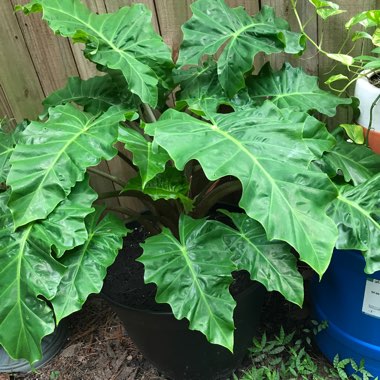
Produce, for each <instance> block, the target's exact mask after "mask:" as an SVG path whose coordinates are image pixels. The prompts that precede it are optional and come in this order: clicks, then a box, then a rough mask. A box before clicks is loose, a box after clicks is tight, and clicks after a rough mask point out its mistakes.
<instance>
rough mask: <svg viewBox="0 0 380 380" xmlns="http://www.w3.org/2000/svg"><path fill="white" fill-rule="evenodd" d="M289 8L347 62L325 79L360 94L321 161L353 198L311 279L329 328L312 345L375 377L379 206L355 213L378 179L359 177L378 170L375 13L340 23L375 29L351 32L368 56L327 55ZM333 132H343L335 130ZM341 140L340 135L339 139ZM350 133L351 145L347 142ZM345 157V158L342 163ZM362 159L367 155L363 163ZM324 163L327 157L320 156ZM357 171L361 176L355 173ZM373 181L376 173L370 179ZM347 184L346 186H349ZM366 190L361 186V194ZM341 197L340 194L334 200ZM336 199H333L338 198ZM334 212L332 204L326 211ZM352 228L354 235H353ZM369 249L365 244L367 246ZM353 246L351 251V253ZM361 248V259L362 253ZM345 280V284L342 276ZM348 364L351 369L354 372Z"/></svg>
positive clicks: (327, 12)
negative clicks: (320, 273) (368, 45)
mask: <svg viewBox="0 0 380 380" xmlns="http://www.w3.org/2000/svg"><path fill="white" fill-rule="evenodd" d="M311 2H312V3H313V4H314V6H315V7H316V12H317V13H318V15H319V16H320V17H322V18H324V19H326V18H328V17H332V16H334V15H336V14H339V13H342V12H343V11H342V10H341V9H339V6H338V5H337V4H335V3H332V2H323V1H311ZM292 4H293V10H294V11H295V13H296V16H297V19H298V20H299V22H300V28H301V31H302V32H303V33H304V35H305V36H306V38H308V39H309V40H310V41H311V42H312V43H313V44H314V46H316V47H317V49H318V51H319V53H320V54H325V55H326V56H327V57H329V58H331V59H333V60H334V61H335V62H334V64H335V65H337V62H339V63H341V64H344V65H345V66H347V68H348V71H349V72H350V74H351V78H348V77H347V76H346V75H343V72H344V71H342V72H341V73H339V74H337V75H333V76H331V77H330V78H329V79H328V80H327V81H326V83H327V84H328V85H329V86H330V87H331V84H332V83H335V82H336V81H338V80H346V81H347V84H346V85H345V86H344V87H343V89H335V88H333V90H336V91H338V92H339V93H340V94H342V93H344V92H345V91H346V90H347V89H348V88H349V86H350V85H352V84H354V83H355V97H357V98H358V99H359V103H360V105H359V109H360V115H359V117H358V119H357V122H358V124H359V125H357V124H351V123H349V124H342V125H341V127H343V129H344V130H345V131H346V132H347V135H345V136H340V137H339V140H338V144H337V146H336V147H335V149H334V151H332V152H329V153H327V154H326V155H325V157H326V158H327V161H330V159H331V158H332V157H334V158H333V161H334V165H335V166H336V168H337V169H338V177H337V178H339V176H340V175H342V176H343V177H344V181H342V183H341V184H340V185H339V189H340V193H341V194H342V193H343V194H345V197H346V198H347V200H350V199H351V200H352V199H355V200H357V201H358V200H359V199H360V201H359V204H358V203H357V202H354V203H352V204H351V205H348V204H347V206H349V207H348V209H346V210H345V211H344V212H343V209H342V208H341V206H335V210H334V211H333V213H334V214H335V216H334V219H335V220H336V221H338V220H339V219H340V220H341V222H338V228H339V238H338V241H337V244H336V247H337V248H338V249H336V250H335V253H334V255H333V258H332V261H331V263H330V265H329V268H328V270H327V272H326V273H325V275H324V277H323V279H322V281H321V282H319V281H318V279H317V278H315V281H313V282H312V286H311V294H312V304H313V309H314V318H315V319H317V320H320V321H327V322H328V328H327V329H325V330H323V331H322V332H320V333H319V334H318V335H317V337H316V342H317V344H318V346H319V348H320V349H321V351H322V352H323V353H324V354H325V355H326V356H327V358H328V359H329V360H330V361H331V362H332V361H333V360H334V357H335V355H336V354H339V356H340V357H350V358H354V359H355V360H356V361H357V362H359V361H361V360H362V359H364V360H365V364H366V367H367V368H368V369H369V370H370V371H371V372H372V373H373V374H374V375H375V376H376V375H377V376H380V361H379V357H380V356H379V353H380V335H379V331H380V323H379V319H378V317H379V316H380V314H379V310H380V298H379V297H378V294H379V292H380V285H379V283H380V271H379V268H378V266H377V265H376V266H373V265H371V264H370V263H369V260H368V259H369V256H373V258H375V257H377V258H376V260H378V253H377V252H378V250H379V247H380V244H379V243H380V240H379V233H378V232H379V218H378V211H377V212H375V213H369V214H368V216H369V219H367V223H365V224H364V225H363V224H361V222H362V220H361V217H360V214H363V212H364V208H363V206H364V205H366V204H367V205H368V204H369V203H372V205H373V207H374V208H375V209H377V210H378V209H379V195H380V193H379V190H380V187H379V184H378V183H376V181H375V182H374V183H373V186H370V187H368V184H369V183H371V182H372V180H369V182H368V181H367V179H368V178H369V177H367V179H366V178H364V177H362V174H364V173H365V172H367V173H368V170H369V171H372V173H376V172H379V168H380V165H379V164H380V159H379V156H377V157H376V155H374V154H372V153H370V151H369V149H368V148H367V146H370V147H371V148H372V149H373V151H375V152H379V151H380V150H379V148H380V145H379V142H380V140H378V136H379V132H378V131H377V130H378V127H379V122H380V119H379V115H380V112H379V111H380V108H379V105H380V104H379V103H378V102H379V99H380V88H378V83H377V80H376V78H377V76H378V70H379V69H380V60H379V57H378V56H377V54H378V53H379V47H378V46H379V36H378V32H379V30H378V27H379V26H380V11H379V10H371V11H364V12H360V13H359V14H358V15H356V16H354V17H352V18H351V19H350V20H349V21H348V22H347V23H346V29H347V34H348V35H347V40H349V39H350V34H351V30H352V27H353V26H354V25H357V24H359V23H360V24H361V25H362V26H364V28H368V27H377V29H375V30H374V33H373V35H371V34H369V33H367V32H365V31H356V32H354V33H353V35H352V37H351V38H352V40H353V41H360V40H362V39H368V40H371V42H372V43H373V45H374V49H373V51H372V52H373V53H374V54H373V55H372V56H371V55H360V56H357V57H354V56H351V55H349V54H342V51H340V52H339V53H328V52H326V51H325V50H324V49H323V46H322V44H321V43H319V42H318V41H317V42H316V41H313V40H312V39H311V37H310V36H308V35H307V34H306V33H305V31H304V28H303V25H302V21H301V19H300V17H299V15H298V13H297V9H296V7H295V3H294V2H293V1H292ZM335 132H336V133H338V135H342V132H339V130H338V129H337V130H336V131H335ZM342 137H344V139H343V138H342ZM347 138H349V139H350V141H351V142H352V143H347V142H346V141H345V140H346V139H347ZM348 157H350V161H351V162H348V160H347V159H348ZM367 158H368V160H367ZM325 163H326V159H325ZM359 173H361V174H360V175H359V176H357V174H359ZM375 178H376V177H375ZM347 183H348V184H347ZM364 188H366V191H365V192H363V190H364ZM340 197H341V195H339V197H338V199H340ZM339 202H340V200H339V201H338V202H337V203H336V205H338V203H339ZM330 210H332V209H330ZM353 231H356V232H354V234H352V232H353ZM370 247H371V248H370ZM355 248H356V250H355ZM362 252H364V257H363V255H362ZM348 279H349V281H348ZM354 370H355V369H354V368H352V372H354Z"/></svg>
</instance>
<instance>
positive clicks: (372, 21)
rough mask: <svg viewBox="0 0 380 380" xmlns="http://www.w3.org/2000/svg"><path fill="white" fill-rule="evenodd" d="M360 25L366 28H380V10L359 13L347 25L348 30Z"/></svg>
mask: <svg viewBox="0 0 380 380" xmlns="http://www.w3.org/2000/svg"><path fill="white" fill-rule="evenodd" d="M359 23H360V24H361V25H363V26H364V27H365V28H368V27H372V26H380V9H376V10H369V11H364V12H360V13H358V14H357V15H355V16H354V17H352V18H351V19H350V20H349V21H348V22H347V23H346V28H347V29H350V28H352V27H353V26H354V25H356V24H359Z"/></svg>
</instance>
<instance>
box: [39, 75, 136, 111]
mask: <svg viewBox="0 0 380 380" xmlns="http://www.w3.org/2000/svg"><path fill="white" fill-rule="evenodd" d="M69 102H74V103H76V104H79V105H81V106H83V109H84V111H85V112H89V113H92V114H94V115H96V114H98V113H99V112H104V111H107V110H108V108H110V107H111V106H116V105H120V106H123V107H124V108H125V109H134V108H135V103H134V99H133V98H132V96H131V94H130V93H128V90H127V89H126V88H125V89H124V90H123V92H121V91H120V89H119V86H117V84H115V83H114V81H113V79H112V77H111V76H110V75H103V76H99V77H93V78H90V79H87V80H82V79H80V78H78V77H71V78H69V79H68V81H67V84H66V86H65V87H64V88H62V89H60V90H57V91H55V92H53V93H52V94H50V95H49V96H48V97H47V98H46V99H45V100H44V101H43V105H44V107H45V109H44V113H45V114H47V113H48V109H49V108H50V107H55V106H58V105H61V104H66V103H69Z"/></svg>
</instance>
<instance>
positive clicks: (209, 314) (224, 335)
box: [138, 215, 235, 351]
mask: <svg viewBox="0 0 380 380" xmlns="http://www.w3.org/2000/svg"><path fill="white" fill-rule="evenodd" d="M224 230H225V227H224V225H223V224H221V223H219V224H216V223H210V222H207V221H206V220H205V219H197V220H194V219H191V218H190V217H188V216H185V215H182V216H181V218H180V221H179V234H180V239H179V241H178V240H177V239H176V238H175V237H174V236H173V235H172V233H171V232H170V231H169V230H168V229H166V228H164V229H163V231H162V232H161V234H159V235H156V236H153V237H150V238H148V239H147V240H146V241H145V243H144V244H142V247H143V250H144V253H143V255H142V256H141V257H140V258H139V259H138V260H139V261H140V262H142V263H143V264H144V266H145V282H147V283H149V282H154V283H155V284H157V288H158V289H157V295H156V301H157V302H160V303H169V304H170V306H171V308H172V310H173V313H174V315H175V317H176V318H177V319H182V318H187V319H188V320H189V321H190V329H191V330H199V331H201V332H202V333H204V334H205V335H206V337H207V339H208V340H209V341H210V342H212V343H216V344H220V345H222V346H225V347H226V348H228V349H229V350H231V351H232V349H233V337H234V323H233V310H234V307H235V301H234V299H233V298H232V296H231V294H230V292H229V291H228V287H229V285H230V284H231V282H232V275H231V272H232V271H233V270H234V269H235V266H234V264H233V262H232V261H231V257H230V253H229V251H228V249H226V247H225V245H224V243H223V238H222V237H223V233H224Z"/></svg>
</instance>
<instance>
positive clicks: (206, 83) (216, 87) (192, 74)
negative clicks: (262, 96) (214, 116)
mask: <svg viewBox="0 0 380 380" xmlns="http://www.w3.org/2000/svg"><path fill="white" fill-rule="evenodd" d="M174 80H175V82H176V83H177V84H179V85H180V88H181V91H179V92H177V93H176V109H178V110H182V109H183V108H185V107H189V108H190V109H191V111H192V112H194V113H196V114H199V115H205V114H208V113H209V112H217V111H218V109H219V106H220V105H223V104H224V105H229V106H231V107H233V108H234V109H236V110H239V109H242V108H249V107H252V105H253V101H252V99H251V98H250V96H249V94H248V91H247V89H243V90H241V91H239V92H238V93H237V94H236V95H235V96H234V97H233V98H231V99H229V98H228V97H227V95H226V94H225V91H224V90H223V88H222V86H221V84H220V82H219V78H218V72H217V66H216V62H214V61H206V62H204V63H203V65H202V66H201V67H190V68H187V69H186V70H183V69H178V70H176V71H175V77H174Z"/></svg>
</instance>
